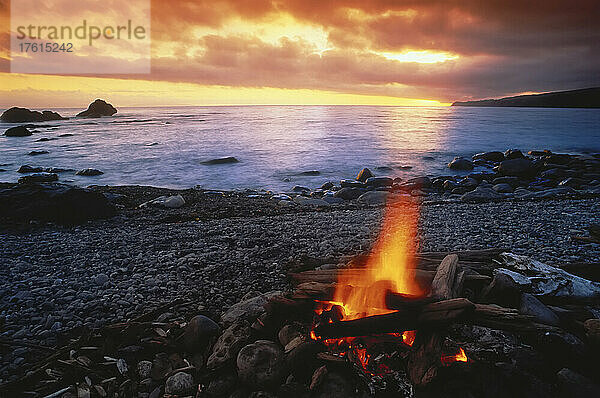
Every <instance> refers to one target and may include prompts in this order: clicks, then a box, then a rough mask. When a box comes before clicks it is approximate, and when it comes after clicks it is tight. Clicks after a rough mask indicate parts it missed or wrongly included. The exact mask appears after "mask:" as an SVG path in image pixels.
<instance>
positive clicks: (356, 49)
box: [0, 0, 600, 107]
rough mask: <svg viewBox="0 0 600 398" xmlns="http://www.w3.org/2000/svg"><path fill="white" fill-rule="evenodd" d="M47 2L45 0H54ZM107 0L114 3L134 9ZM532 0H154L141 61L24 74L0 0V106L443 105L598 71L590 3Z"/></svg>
mask: <svg viewBox="0 0 600 398" xmlns="http://www.w3.org/2000/svg"><path fill="white" fill-rule="evenodd" d="M144 1H145V0H144ZM148 1H149V0H148ZM51 3H52V1H51V0H48V1H45V2H42V3H40V4H44V5H45V6H46V8H45V9H46V11H47V12H50V11H49V10H52V7H51ZM110 3H111V7H114V8H115V9H117V10H118V9H119V7H121V8H123V14H127V15H134V16H135V15H136V12H138V11H139V10H137V9H131V7H133V6H132V5H123V4H120V3H116V2H110ZM113 3H114V4H113ZM134 3H136V2H132V3H131V4H134ZM535 3H537V2H517V1H505V2H497V1H490V2H480V1H470V0H469V1H386V0H373V1H354V0H339V1H328V2H322V1H314V0H308V1H306V0H305V1H297V0H278V1H277V0H253V1H249V0H246V1H240V0H238V1H227V0H213V1H203V0H200V1H191V0H181V1H171V2H163V1H158V0H155V1H154V0H153V1H152V2H151V3H147V4H149V6H150V9H151V24H150V25H151V29H150V31H149V33H150V35H149V40H151V69H150V73H132V74H114V73H112V74H103V73H89V72H85V73H73V72H71V71H66V72H65V73H48V74H44V73H36V74H20V73H9V71H10V70H11V68H10V64H11V61H13V62H14V61H15V57H16V56H15V54H14V52H13V53H12V54H11V51H10V39H9V38H10V35H11V28H10V26H11V25H10V20H11V16H10V15H11V14H10V10H11V7H10V1H9V0H0V20H1V21H2V26H3V31H2V34H1V36H0V71H1V72H0V90H1V91H0V92H1V94H2V103H1V104H0V106H4V107H6V106H9V105H20V106H26V105H27V106H39V107H42V106H50V105H53V106H65V107H68V106H78V105H80V104H81V103H82V102H86V101H88V100H89V98H91V97H95V96H102V97H104V98H107V99H108V100H110V101H113V102H116V103H119V104H120V105H122V106H158V105H234V104H345V105H347V104H356V105H411V106H441V105H449V104H450V103H451V102H452V101H454V100H464V99H473V98H481V97H485V96H501V95H510V94H516V93H521V92H524V91H527V92H541V91H547V90H554V89H564V88H570V87H578V86H587V85H591V84H593V83H594V82H595V80H597V77H596V76H595V74H594V73H593V71H594V69H595V64H597V63H598V62H600V60H599V59H598V55H597V52H594V51H593V49H592V48H591V44H582V43H593V42H594V40H592V39H590V35H594V30H593V29H587V28H586V27H589V26H591V24H593V21H592V20H591V19H590V18H592V16H593V15H594V11H595V10H596V9H597V4H595V2H593V1H580V2H576V3H577V4H576V5H573V6H571V5H569V4H565V3H563V2H550V4H547V3H546V2H544V6H543V7H539V6H538V5H537V4H535ZM15 4H16V3H15ZM127 7H130V9H128V8H127ZM71 11H72V15H69V14H65V13H62V14H59V15H57V16H56V17H57V18H58V17H60V19H61V21H63V22H64V21H67V22H68V23H70V24H76V23H78V21H79V20H80V19H82V18H81V15H85V16H86V19H87V20H90V21H92V20H94V15H102V14H101V13H102V10H100V9H94V8H91V9H86V10H85V12H83V11H82V9H81V8H77V7H74V8H72V10H71ZM30 12H31V15H30V16H26V17H27V18H29V17H30V18H33V17H34V15H40V14H39V13H38V10H36V9H34V8H31V10H30ZM115 14H117V15H118V13H115ZM558 15H560V16H561V18H557V16H558ZM28 20H29V19H28ZM109 32H113V30H109ZM15 33H16V32H12V34H15ZM559 33H560V35H559ZM77 50H78V51H77V53H76V54H75V57H74V60H75V61H74V62H73V63H72V64H71V65H73V64H74V65H75V66H79V67H80V70H83V71H86V70H93V67H99V69H100V70H102V68H105V67H106V68H108V67H109V66H113V65H115V64H117V63H127V62H130V63H133V62H135V60H136V57H137V56H139V53H140V51H139V50H140V49H139V48H136V43H133V44H128V46H127V47H126V46H122V47H119V46H118V45H117V43H116V41H112V42H111V41H106V40H105V41H104V42H101V43H100V42H99V43H98V44H97V45H95V46H88V47H86V46H81V47H79V48H78V49H77ZM13 51H14V49H13ZM17 57H18V55H17ZM574 58H578V59H581V58H585V59H589V60H590V62H589V63H588V65H587V66H586V65H581V64H578V65H574V64H573V63H572V62H570V60H571V59H574ZM103 65H105V66H103ZM524 69H527V70H535V72H536V73H535V74H528V73H522V72H523V70H524ZM557 69H560V70H562V71H563V73H561V78H560V79H557V78H556V77H555V76H553V71H555V70H557ZM575 69H576V70H575ZM517 71H518V72H519V73H517ZM570 71H571V72H572V73H571V72H570ZM534 75H535V76H534ZM57 96H60V101H59V103H58V104H57V103H56V98H57Z"/></svg>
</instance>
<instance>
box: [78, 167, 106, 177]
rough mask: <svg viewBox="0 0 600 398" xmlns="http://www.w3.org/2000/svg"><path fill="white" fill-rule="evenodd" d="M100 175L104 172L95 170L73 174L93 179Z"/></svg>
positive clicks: (85, 170)
mask: <svg viewBox="0 0 600 398" xmlns="http://www.w3.org/2000/svg"><path fill="white" fill-rule="evenodd" d="M101 174H104V172H102V171H100V170H97V169H82V170H79V171H78V172H76V173H75V175H78V176H84V177H94V176H99V175H101Z"/></svg>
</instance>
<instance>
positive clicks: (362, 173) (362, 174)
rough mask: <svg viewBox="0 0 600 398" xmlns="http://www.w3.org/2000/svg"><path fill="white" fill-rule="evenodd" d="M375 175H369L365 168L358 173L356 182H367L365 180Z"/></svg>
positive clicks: (369, 171)
mask: <svg viewBox="0 0 600 398" xmlns="http://www.w3.org/2000/svg"><path fill="white" fill-rule="evenodd" d="M374 176H375V175H374V174H373V173H371V170H369V169H367V168H366V167H365V168H364V169H362V170H361V171H359V172H358V175H357V176H356V180H357V181H360V182H365V181H367V179H369V178H371V177H374Z"/></svg>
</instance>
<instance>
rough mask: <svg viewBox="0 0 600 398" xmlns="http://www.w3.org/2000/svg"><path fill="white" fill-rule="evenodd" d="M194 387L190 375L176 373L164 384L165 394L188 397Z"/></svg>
mask: <svg viewBox="0 0 600 398" xmlns="http://www.w3.org/2000/svg"><path fill="white" fill-rule="evenodd" d="M194 387H196V385H195V384H194V378H193V377H192V375H191V374H189V373H185V372H177V373H175V374H174V375H173V376H171V377H169V378H168V379H167V382H166V383H165V393H166V394H174V395H180V396H185V395H190V394H192V393H193V392H194V390H195V388H194Z"/></svg>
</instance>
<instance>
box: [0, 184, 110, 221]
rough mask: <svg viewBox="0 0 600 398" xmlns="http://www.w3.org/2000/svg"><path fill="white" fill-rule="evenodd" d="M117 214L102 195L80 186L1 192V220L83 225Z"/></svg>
mask: <svg viewBox="0 0 600 398" xmlns="http://www.w3.org/2000/svg"><path fill="white" fill-rule="evenodd" d="M114 214H115V208H114V206H113V205H112V204H111V203H110V202H109V200H108V199H107V198H106V197H105V196H104V195H103V194H102V193H99V192H94V191H91V190H88V189H84V188H79V187H76V186H70V185H65V184H58V183H53V184H52V183H49V184H38V183H30V184H16V185H14V186H11V187H8V188H4V189H0V220H10V221H16V222H28V221H31V220H38V221H48V222H56V223H60V224H79V223H82V222H85V221H88V220H93V219H98V218H107V217H111V216H113V215H114Z"/></svg>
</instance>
